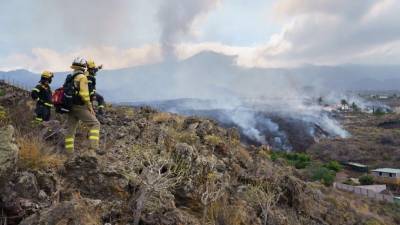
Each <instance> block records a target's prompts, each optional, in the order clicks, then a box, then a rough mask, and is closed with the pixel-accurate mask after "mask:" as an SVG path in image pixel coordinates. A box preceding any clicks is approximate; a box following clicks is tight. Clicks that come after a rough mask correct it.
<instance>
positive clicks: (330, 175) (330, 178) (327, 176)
mask: <svg viewBox="0 0 400 225" xmlns="http://www.w3.org/2000/svg"><path fill="white" fill-rule="evenodd" d="M311 172H312V173H311V179H312V180H313V181H321V182H322V183H323V184H324V185H326V186H330V185H332V184H333V182H334V181H335V176H336V173H335V172H334V171H332V170H329V169H328V168H326V167H323V166H320V167H317V168H315V169H313V170H312V171H311Z"/></svg>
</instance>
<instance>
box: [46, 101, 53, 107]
mask: <svg viewBox="0 0 400 225" xmlns="http://www.w3.org/2000/svg"><path fill="white" fill-rule="evenodd" d="M44 105H45V106H48V107H53V104H50V103H47V102H45V103H44Z"/></svg>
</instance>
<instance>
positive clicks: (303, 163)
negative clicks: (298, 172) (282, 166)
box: [294, 161, 310, 169]
mask: <svg viewBox="0 0 400 225" xmlns="http://www.w3.org/2000/svg"><path fill="white" fill-rule="evenodd" d="M308 165H310V162H306V161H296V162H295V164H294V167H296V169H304V168H306V167H307V166H308Z"/></svg>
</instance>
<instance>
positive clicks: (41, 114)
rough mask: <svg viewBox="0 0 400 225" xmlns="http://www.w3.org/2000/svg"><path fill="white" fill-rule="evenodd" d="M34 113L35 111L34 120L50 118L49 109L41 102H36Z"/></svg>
mask: <svg viewBox="0 0 400 225" xmlns="http://www.w3.org/2000/svg"><path fill="white" fill-rule="evenodd" d="M35 113H36V119H35V120H36V121H38V122H42V121H49V120H50V114H51V109H50V107H48V106H44V105H42V104H41V103H37V104H36V109H35Z"/></svg>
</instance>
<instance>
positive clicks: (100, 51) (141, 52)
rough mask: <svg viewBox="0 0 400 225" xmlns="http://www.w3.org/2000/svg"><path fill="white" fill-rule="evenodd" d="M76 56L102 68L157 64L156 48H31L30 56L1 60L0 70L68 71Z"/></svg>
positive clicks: (157, 51)
mask: <svg viewBox="0 0 400 225" xmlns="http://www.w3.org/2000/svg"><path fill="white" fill-rule="evenodd" d="M77 56H83V57H84V58H87V59H93V60H95V61H96V62H97V63H100V64H104V66H105V69H120V68H126V67H132V66H137V65H144V64H151V63H156V62H160V61H161V60H162V57H161V49H160V47H159V45H144V46H142V47H139V48H128V49H119V48H116V47H98V48H84V49H79V50H74V51H71V52H57V51H55V50H52V49H47V48H34V49H32V52H31V53H30V54H22V53H18V54H11V55H9V56H8V57H6V58H4V59H0V64H1V65H7V66H6V67H3V68H2V67H0V70H12V69H22V68H23V69H28V70H31V71H34V72H39V71H42V70H45V69H46V70H52V71H68V70H70V68H69V66H70V64H71V62H72V60H73V59H74V58H75V57H77Z"/></svg>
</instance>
